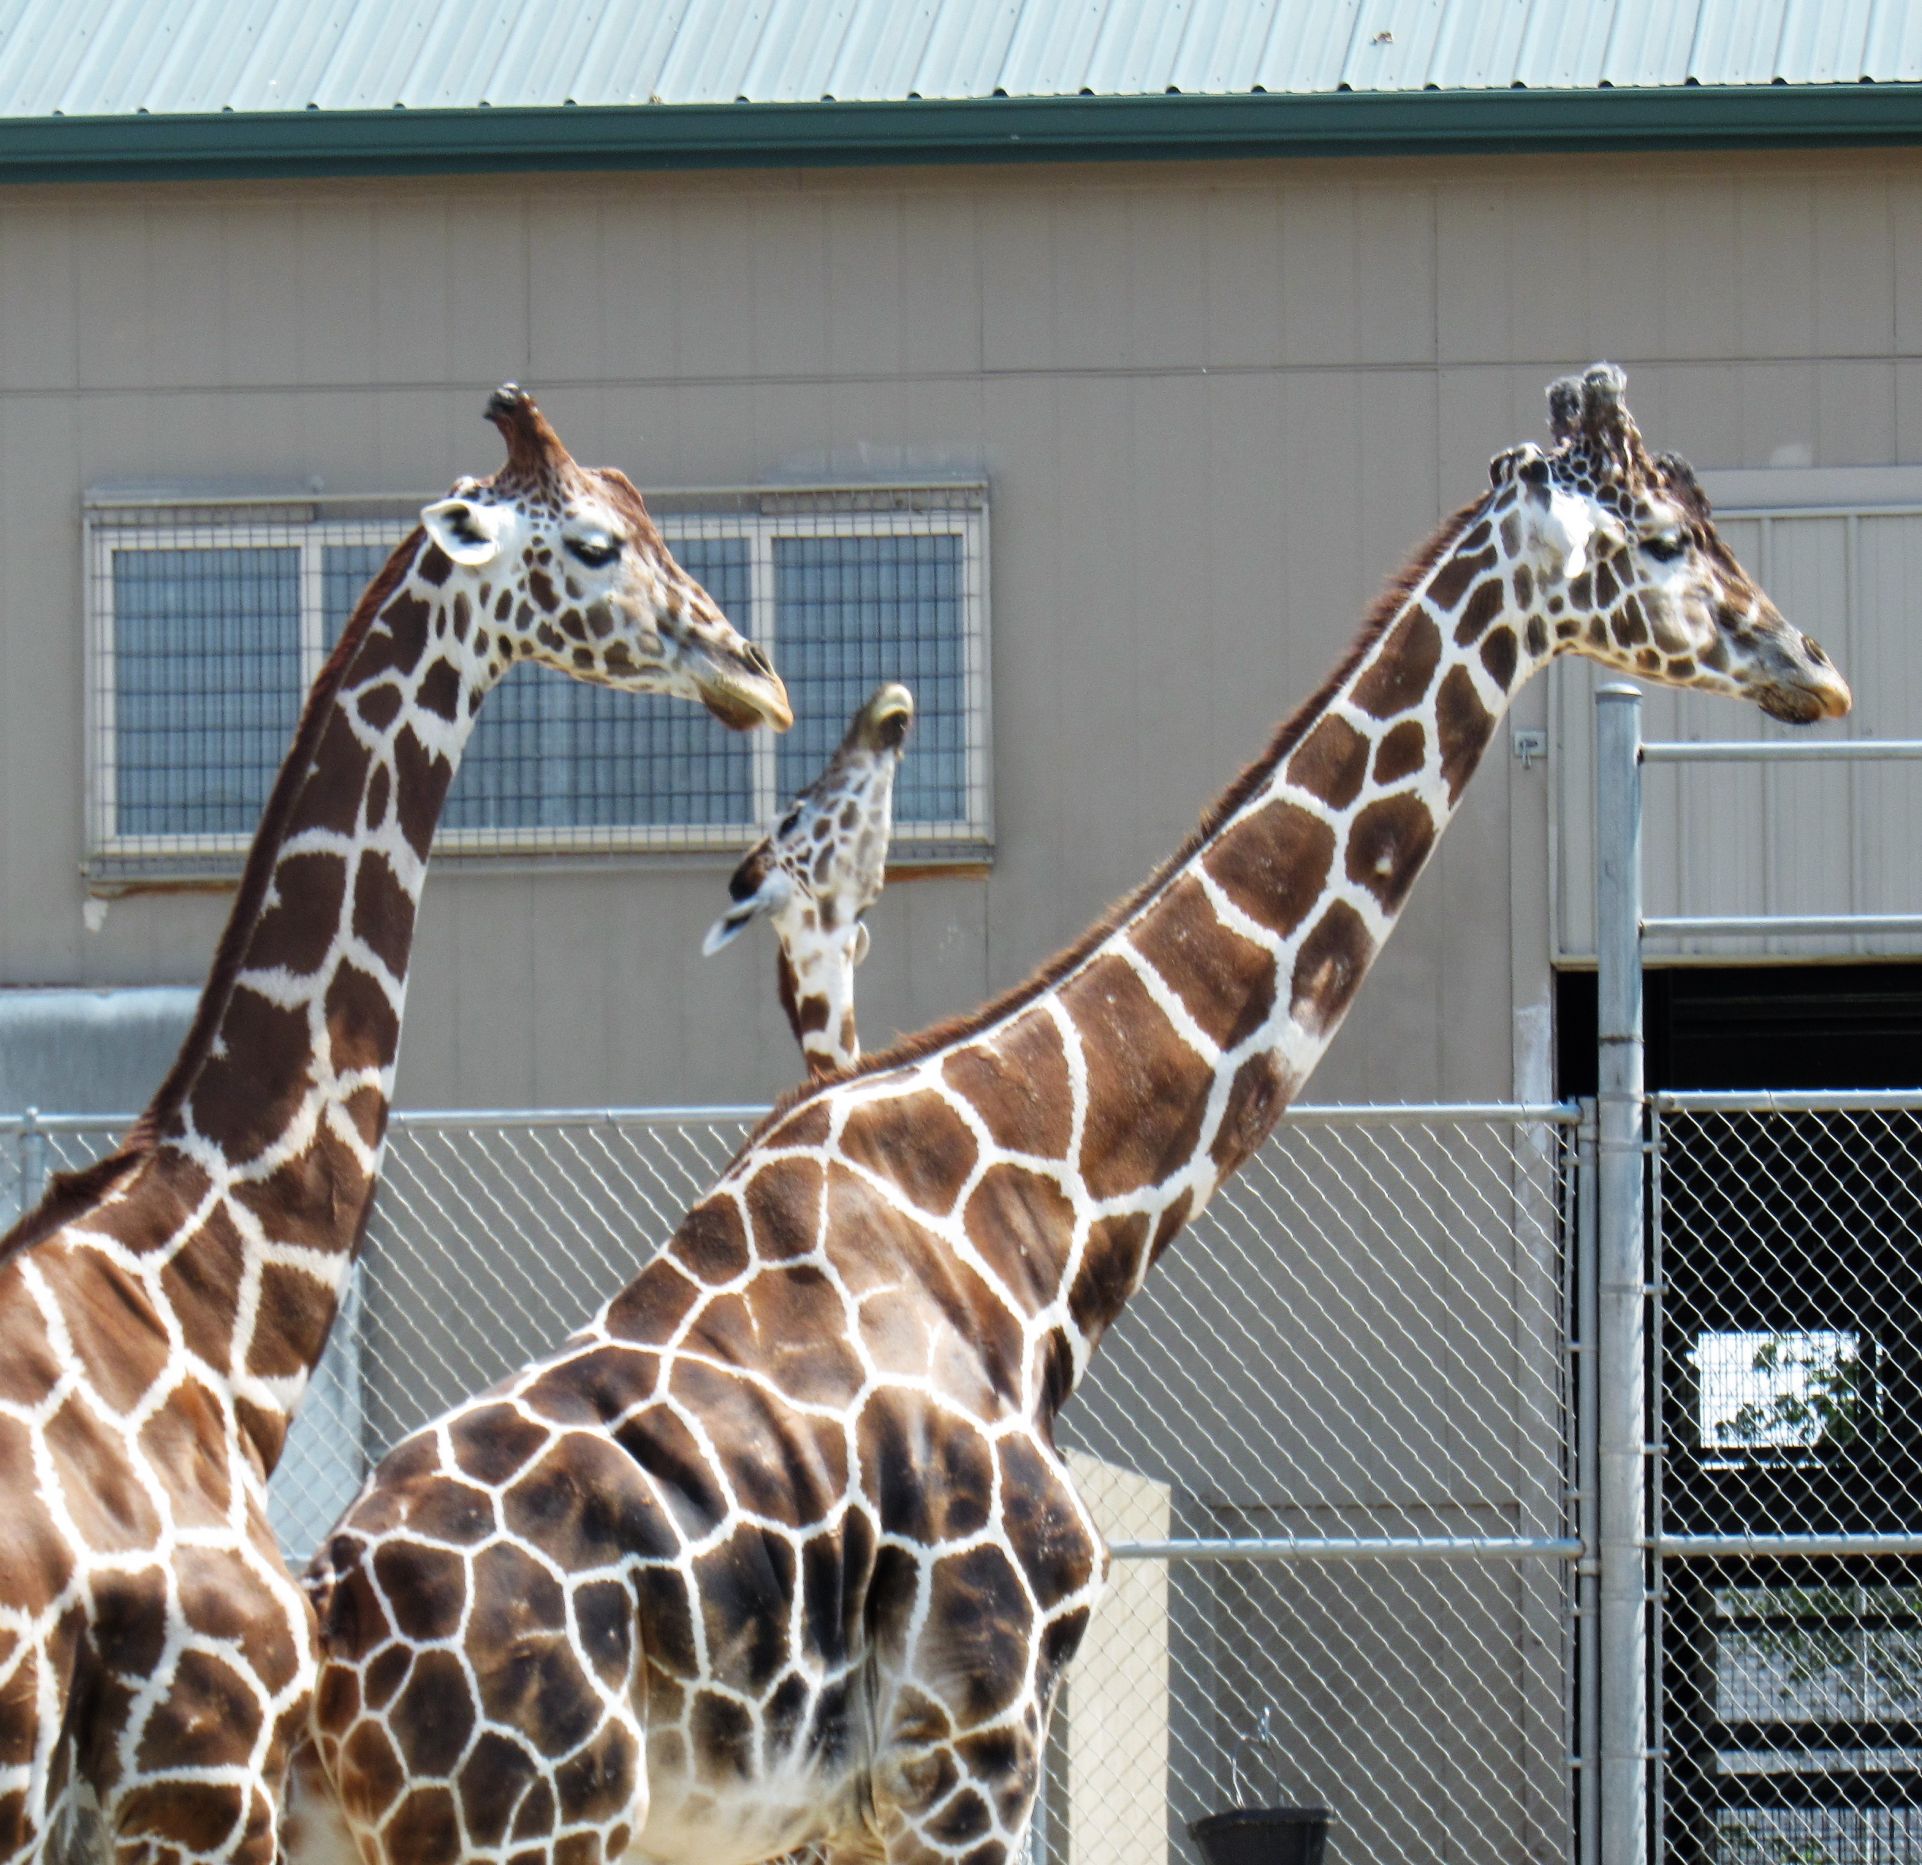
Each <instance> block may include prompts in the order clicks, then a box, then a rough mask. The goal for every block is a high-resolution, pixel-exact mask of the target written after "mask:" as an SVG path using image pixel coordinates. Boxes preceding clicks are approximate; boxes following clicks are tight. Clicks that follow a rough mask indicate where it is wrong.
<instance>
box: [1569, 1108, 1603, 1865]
mask: <svg viewBox="0 0 1922 1865" xmlns="http://www.w3.org/2000/svg"><path fill="white" fill-rule="evenodd" d="M1595 1138H1596V1135H1595V1103H1594V1102H1593V1101H1584V1102H1583V1103H1582V1124H1581V1127H1580V1129H1579V1137H1578V1139H1577V1142H1576V1144H1577V1147H1578V1149H1579V1150H1578V1151H1577V1153H1576V1168H1575V1314H1574V1321H1575V1338H1576V1341H1577V1342H1578V1343H1579V1357H1578V1359H1577V1361H1576V1370H1575V1418H1576V1426H1577V1429H1576V1434H1575V1522H1576V1529H1577V1532H1578V1533H1579V1535H1580V1537H1581V1543H1582V1554H1581V1560H1580V1562H1579V1563H1578V1564H1577V1566H1576V1569H1575V1639H1576V1652H1577V1655H1578V1660H1579V1662H1578V1665H1577V1676H1578V1678H1579V1680H1580V1695H1579V1697H1578V1699H1577V1701H1576V1705H1575V1753H1576V1756H1577V1757H1578V1759H1579V1762H1580V1768H1579V1771H1578V1772H1577V1774H1576V1777H1575V1791H1576V1796H1577V1798H1576V1808H1577V1825H1578V1827H1579V1829H1580V1832H1581V1852H1580V1857H1579V1861H1578V1865H1601V1857H1602V1776H1601V1735H1602V1679H1601V1663H1602V1639H1601V1627H1602V1612H1601V1572H1602V1565H1601V1561H1600V1559H1599V1558H1598V1556H1597V1548H1598V1545H1599V1529H1598V1524H1597V1522H1596V1490H1597V1487H1598V1484H1597V1478H1596V1472H1595V1465H1596V1462H1597V1458H1598V1452H1599V1448H1600V1438H1599V1437H1598V1435H1597V1433H1596V1429H1595V1418H1596V1412H1597V1410H1598V1409H1599V1404H1600V1382H1599V1381H1598V1380H1597V1379H1596V1377H1595V1372H1596V1368H1595V1334H1596V1329H1597V1326H1598V1322H1597V1318H1596V1317H1597V1312H1598V1309H1599V1306H1600V1289H1599V1287H1598V1284H1599V1280H1600V1279H1599V1277H1598V1276H1597V1274H1596V1268H1597V1265H1596V1260H1595V1252H1596V1244H1597V1226H1596V1221H1595V1202H1596V1190H1597V1188H1596V1184H1595V1178H1596V1170H1595V1161H1596V1151H1595Z"/></svg>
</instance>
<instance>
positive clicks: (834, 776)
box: [701, 681, 914, 1078]
mask: <svg viewBox="0 0 1922 1865" xmlns="http://www.w3.org/2000/svg"><path fill="white" fill-rule="evenodd" d="M913 721H914V695H913V694H912V693H910V692H909V691H908V689H907V688H906V687H904V686H902V685H900V684H899V683H897V682H893V681H890V682H889V683H888V684H887V685H885V686H880V687H877V688H876V689H875V690H874V691H873V692H872V693H871V694H869V696H868V698H867V700H866V701H865V702H864V703H863V704H862V706H861V707H860V709H859V710H858V711H857V712H856V713H855V715H854V717H853V718H852V719H851V720H850V721H849V722H848V729H847V733H846V735H845V736H844V737H843V738H842V740H841V743H840V745H839V747H838V748H837V749H836V751H835V753H834V755H833V757H831V758H830V759H829V760H828V762H827V764H826V766H825V768H824V769H823V770H822V772H821V774H820V775H819V776H818V777H817V778H815V780H814V781H813V783H811V784H809V785H808V787H807V788H806V789H805V790H803V791H802V792H801V794H800V795H799V796H797V797H796V798H795V799H794V801H793V802H792V803H791V804H789V805H788V808H787V811H786V813H785V814H784V815H783V816H782V818H781V820H780V823H779V825H778V826H777V827H776V828H775V829H774V831H773V832H772V833H771V834H769V835H764V836H763V837H762V838H761V839H760V841H758V842H757V843H755V845H754V846H753V847H752V848H751V849H749V850H748V852H747V854H746V855H745V856H744V857H743V859H742V861H741V865H740V866H739V867H738V868H736V869H735V870H734V875H733V878H732V879H731V880H730V881H729V882H728V893H729V894H730V896H732V898H733V901H734V904H733V905H732V906H731V907H729V908H728V910H727V911H726V912H725V913H723V914H722V915H721V917H720V918H719V919H718V920H716V921H715V922H714V924H713V925H712V926H711V927H709V928H708V934H707V938H706V940H705V941H704V942H703V944H702V947H701V950H702V951H703V952H704V953H706V954H707V955H709V956H710V957H711V956H712V955H713V954H714V953H716V952H718V951H719V950H720V949H721V948H722V947H723V946H724V945H727V944H728V943H729V942H730V941H732V940H733V939H735V938H736V937H737V936H738V935H739V934H741V933H742V932H744V931H745V930H746V929H747V927H748V926H749V925H750V924H752V922H753V921H754V920H756V919H758V918H761V917H762V916H765V917H767V918H768V919H771V920H772V921H773V922H774V932H775V936H776V938H777V939H778V940H779V941H780V959H779V963H780V972H779V977H780V988H781V1007H782V1009H783V1010H785V1011H786V1012H787V1018H788V1023H789V1024H790V1026H791V1027H792V1028H793V1031H794V1036H795V1040H796V1041H797V1042H798V1043H799V1044H800V1045H801V1054H802V1056H803V1057H804V1058H805V1059H806V1062H807V1066H808V1073H809V1074H810V1075H812V1076H815V1077H817V1078H818V1077H820V1076H824V1075H831V1074H835V1073H838V1072H839V1071H841V1070H843V1069H849V1068H852V1067H853V1066H854V1064H855V1063H856V1062H858V1061H859V1060H860V1059H861V1043H860V1037H859V1034H858V1032H857V1030H856V1026H855V1016H854V968H855V967H856V966H857V965H859V964H860V963H861V961H862V960H863V959H864V958H866V957H867V955H868V928H867V920H866V914H867V911H868V909H869V908H870V907H871V906H873V905H874V903H875V902H876V901H877V900H878V899H880V897H881V887H882V884H883V882H884V880H885V879H886V875H887V865H888V841H889V838H890V836H891V834H892V832H893V827H894V773H895V771H896V769H897V768H898V767H899V765H900V762H901V752H902V747H903V745H904V743H905V742H906V739H907V732H908V727H909V726H910V725H911V724H912V723H913Z"/></svg>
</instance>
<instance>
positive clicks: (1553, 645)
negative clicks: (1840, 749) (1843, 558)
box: [1488, 363, 1850, 725]
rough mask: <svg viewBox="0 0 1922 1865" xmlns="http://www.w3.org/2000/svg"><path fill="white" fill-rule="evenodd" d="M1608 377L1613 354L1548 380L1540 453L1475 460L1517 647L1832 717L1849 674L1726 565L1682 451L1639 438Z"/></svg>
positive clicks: (1737, 568)
mask: <svg viewBox="0 0 1922 1865" xmlns="http://www.w3.org/2000/svg"><path fill="white" fill-rule="evenodd" d="M1623 387H1624V377H1623V375H1622V372H1621V371H1620V370H1619V369H1617V368H1616V367H1615V366H1614V365H1613V364H1612V363H1597V364H1596V365H1595V366H1594V367H1593V368H1592V369H1590V370H1588V371H1587V372H1586V374H1584V375H1582V376H1580V377H1574V376H1568V377H1564V378H1563V379H1562V380H1561V381H1559V382H1555V383H1553V384H1551V385H1550V387H1549V391H1548V419H1549V430H1550V432H1551V434H1552V435H1553V437H1554V441H1555V445H1554V448H1553V450H1552V451H1549V452H1544V451H1543V450H1542V449H1541V448H1540V447H1537V446H1535V445H1534V444H1533V443H1525V444H1523V445H1522V446H1519V447H1511V448H1509V449H1508V450H1507V451H1506V452H1504V453H1499V454H1497V455H1496V456H1495V458H1494V459H1493V461H1491V462H1490V464H1489V469H1488V472H1489V479H1490V481H1491V483H1492V484H1493V487H1494V492H1493V495H1492V496H1491V499H1490V501H1489V505H1488V512H1489V515H1490V516H1491V517H1493V518H1495V519H1496V520H1497V521H1498V526H1499V540H1500V548H1501V552H1502V554H1503V555H1504V556H1505V557H1506V558H1507V560H1508V563H1507V568H1508V570H1509V572H1510V574H1511V576H1512V577H1513V579H1514V585H1515V598H1516V606H1517V607H1518V608H1519V609H1521V610H1522V611H1524V612H1526V613H1527V614H1528V615H1529V617H1530V620H1529V622H1528V624H1527V640H1526V644H1525V645H1526V648H1527V651H1528V653H1529V656H1530V659H1531V660H1532V661H1538V660H1542V659H1546V658H1547V657H1548V656H1550V655H1551V654H1559V653H1564V652H1567V653H1575V654H1585V655H1587V656H1588V657H1589V658H1590V659H1591V660H1598V661H1601V662H1602V663H1603V664H1604V665H1606V666H1610V667H1618V668H1620V669H1621V670H1622V671H1623V672H1625V673H1631V674H1635V675H1637V676H1639V677H1640V678H1643V679H1647V680H1654V681H1658V682H1660V683H1662V684H1664V685H1668V686H1691V687H1700V688H1703V689H1704V690H1706V691H1709V692H1716V693H1727V694H1731V695H1734V696H1735V697H1737V698H1743V699H1751V700H1753V701H1754V702H1755V703H1756V704H1757V705H1758V706H1760V707H1761V708H1762V710H1763V711H1764V712H1766V713H1767V714H1768V715H1769V716H1770V717H1771V718H1774V719H1783V720H1787V721H1788V722H1790V723H1791V724H1796V725H1806V724H1809V723H1810V722H1812V721H1813V720H1816V719H1838V718H1840V717H1841V716H1842V715H1843V714H1844V713H1846V712H1847V711H1848V709H1849V705H1850V694H1849V688H1848V682H1847V681H1845V680H1844V679H1843V678H1842V676H1841V675H1840V674H1839V673H1838V672H1837V671H1836V670H1835V668H1834V666H1833V665H1831V663H1830V661H1829V658H1828V656H1827V655H1826V654H1825V653H1823V651H1822V648H1821V646H1820V644H1819V643H1817V642H1816V641H1814V640H1813V639H1811V638H1810V637H1809V636H1808V635H1805V634H1803V633H1802V631H1801V630H1800V629H1798V628H1796V627H1794V626H1792V625H1791V624H1790V623H1789V622H1787V621H1786V620H1784V618H1783V616H1782V614H1781V612H1780V611H1779V610H1778V609H1777V608H1776V607H1775V605H1774V603H1772V602H1771V601H1770V600H1769V599H1768V597H1767V596H1766V595H1764V594H1763V593H1762V591H1761V589H1760V588H1759V587H1758V586H1757V585H1756V583H1755V581H1754V579H1753V578H1752V577H1750V575H1749V574H1748V572H1747V571H1745V570H1744V569H1743V568H1742V566H1741V565H1740V564H1739V563H1737V562H1736V560H1735V557H1734V554H1733V553H1732V552H1731V551H1730V550H1729V548H1728V546H1727V545H1726V544H1724V543H1723V542H1722V540H1721V538H1720V536H1719V535H1718V534H1717V532H1716V529H1715V525H1714V522H1713V520H1712V518H1711V515H1710V512H1709V504H1708V500H1707V499H1706V498H1705V497H1704V496H1703V493H1702V489H1701V487H1700V486H1699V485H1697V484H1696V481H1695V475H1694V473H1693V472H1692V471H1691V470H1690V468H1689V465H1688V462H1687V461H1685V460H1683V459H1681V458H1680V457H1678V456H1677V455H1675V454H1672V453H1665V454H1650V453H1649V452H1648V450H1647V449H1646V448H1645V447H1644V446H1643V444H1642V436H1641V434H1640V432H1639V430H1638V429H1637V428H1636V425H1635V421H1634V417H1633V416H1632V415H1630V413H1629V411H1628V404H1627V403H1626V402H1625V401H1624V399H1623V394H1622V391H1623ZM1493 548H1494V547H1493V546H1491V549H1493ZM1492 564H1493V559H1491V567H1492ZM1490 589H1491V596H1493V595H1495V594H1498V593H1499V591H1498V585H1493V584H1491V586H1490Z"/></svg>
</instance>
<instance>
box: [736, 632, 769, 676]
mask: <svg viewBox="0 0 1922 1865" xmlns="http://www.w3.org/2000/svg"><path fill="white" fill-rule="evenodd" d="M743 651H744V652H745V653H746V655H747V664H748V665H749V666H750V667H752V668H753V669H754V671H755V672H756V673H764V674H766V675H767V677H768V678H769V679H770V680H771V679H773V678H774V663H773V662H772V661H771V660H769V659H768V657H767V655H766V654H765V653H763V652H762V650H761V649H760V648H758V647H756V646H755V644H754V643H753V642H752V641H750V642H747V643H746V644H745V647H744V650H743Z"/></svg>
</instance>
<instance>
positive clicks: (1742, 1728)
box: [1655, 1098, 1922, 1865]
mask: <svg viewBox="0 0 1922 1865" xmlns="http://www.w3.org/2000/svg"><path fill="white" fill-rule="evenodd" d="M1656 1131H1657V1134H1658V1138H1659V1154H1658V1159H1659V1170H1658V1177H1657V1180H1656V1183H1657V1186H1658V1189H1659V1199H1658V1201H1657V1213H1656V1215H1657V1225H1656V1243H1657V1248H1656V1257H1655V1265H1656V1281H1657V1286H1658V1289H1659V1295H1658V1301H1659V1317H1660V1319H1659V1327H1658V1329H1657V1341H1658V1352H1659V1355H1660V1362H1659V1363H1660V1367H1661V1374H1662V1378H1661V1388H1660V1390H1661V1412H1660V1419H1659V1427H1660V1444H1661V1452H1662V1454H1661V1456H1660V1458H1659V1459H1658V1461H1657V1464H1656V1471H1657V1480H1658V1484H1659V1487H1658V1490H1657V1501H1658V1507H1659V1511H1660V1521H1661V1524H1662V1526H1663V1528H1664V1530H1665V1531H1666V1532H1667V1533H1669V1534H1675V1535H1687V1534H1714V1535H1738V1536H1739V1535H1745V1534H1766V1535H1783V1536H1790V1537H1794V1536H1801V1535H1815V1534H1827V1535H1852V1536H1882V1537H1887V1536H1891V1535H1902V1534H1904V1533H1907V1532H1912V1531H1913V1530H1914V1529H1915V1526H1916V1524H1917V1522H1918V1521H1919V1520H1922V1278H1918V1273H1917V1272H1918V1269H1919V1268H1922V1263H1919V1262H1918V1250H1922V1243H1919V1242H1918V1239H1922V1111H1919V1110H1917V1109H1915V1108H1913V1107H1909V1106H1902V1105H1892V1106H1887V1107H1876V1106H1873V1105H1863V1104H1860V1103H1857V1104H1855V1105H1852V1106H1836V1107H1832V1108H1824V1107H1821V1106H1812V1107H1808V1108H1803V1109H1760V1108H1701V1109H1697V1108H1691V1107H1688V1106H1687V1105H1686V1104H1685V1098H1684V1100H1683V1101H1681V1102H1680V1103H1678V1104H1676V1105H1667V1106H1664V1107H1663V1108H1662V1110H1661V1113H1660V1117H1659V1121H1658V1125H1657V1128H1656ZM1660 1598H1661V1601H1662V1611H1661V1620H1660V1634H1659V1652H1660V1667H1659V1677H1658V1714H1659V1718H1660V1725H1661V1743H1660V1748H1661V1754H1662V1760H1663V1766H1662V1771H1661V1807H1662V1822H1661V1825H1662V1838H1663V1842H1664V1845H1665V1847H1666V1856H1667V1858H1668V1860H1669V1861H1671V1865H1894V1862H1898V1861H1922V1560H1918V1559H1916V1558H1914V1557H1913V1556H1909V1555H1904V1554H1899V1553H1893V1552H1889V1553H1881V1552H1875V1553H1871V1552H1864V1553H1860V1554H1836V1553H1833V1552H1826V1553H1822V1552H1815V1551H1811V1552H1809V1553H1807V1554H1801V1555H1794V1556H1780V1557H1776V1558H1771V1559H1767V1560H1762V1559H1756V1558H1745V1559H1739V1560H1736V1559H1709V1558H1703V1557H1700V1556H1691V1557H1688V1558H1676V1559H1667V1560H1664V1561H1663V1563H1662V1571H1661V1586H1660Z"/></svg>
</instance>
